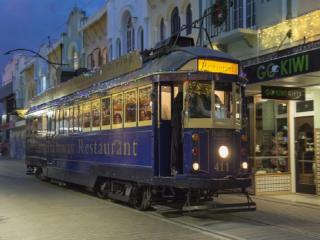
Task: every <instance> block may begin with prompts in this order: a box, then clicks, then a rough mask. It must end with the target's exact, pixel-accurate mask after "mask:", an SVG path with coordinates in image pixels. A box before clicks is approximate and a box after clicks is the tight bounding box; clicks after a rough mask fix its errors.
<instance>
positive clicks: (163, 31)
mask: <svg viewBox="0 0 320 240" xmlns="http://www.w3.org/2000/svg"><path fill="white" fill-rule="evenodd" d="M165 34H166V33H165V26H164V20H163V18H161V21H160V41H162V40H164V38H165Z"/></svg>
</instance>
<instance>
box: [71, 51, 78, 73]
mask: <svg viewBox="0 0 320 240" xmlns="http://www.w3.org/2000/svg"><path fill="white" fill-rule="evenodd" d="M72 63H73V69H74V70H77V69H78V68H79V56H78V53H77V51H76V50H75V49H73V54H72Z"/></svg>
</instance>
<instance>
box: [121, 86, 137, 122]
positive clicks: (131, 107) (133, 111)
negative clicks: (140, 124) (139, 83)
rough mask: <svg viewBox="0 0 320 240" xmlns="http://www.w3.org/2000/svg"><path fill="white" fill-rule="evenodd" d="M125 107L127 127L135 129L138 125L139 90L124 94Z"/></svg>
mask: <svg viewBox="0 0 320 240" xmlns="http://www.w3.org/2000/svg"><path fill="white" fill-rule="evenodd" d="M124 105H125V122H124V126H125V127H135V126H136V125H137V90H132V91H129V92H126V93H125V94H124Z"/></svg>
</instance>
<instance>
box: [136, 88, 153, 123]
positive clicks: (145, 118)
mask: <svg viewBox="0 0 320 240" xmlns="http://www.w3.org/2000/svg"><path fill="white" fill-rule="evenodd" d="M151 92H152V86H151V85H148V86H146V87H142V88H139V109H138V111H139V114H138V117H139V119H138V120H139V126H149V125H151V114H152V101H151Z"/></svg>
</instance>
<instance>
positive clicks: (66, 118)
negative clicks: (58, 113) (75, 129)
mask: <svg viewBox="0 0 320 240" xmlns="http://www.w3.org/2000/svg"><path fill="white" fill-rule="evenodd" d="M68 125H69V109H68V108H65V109H63V134H68Z"/></svg>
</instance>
